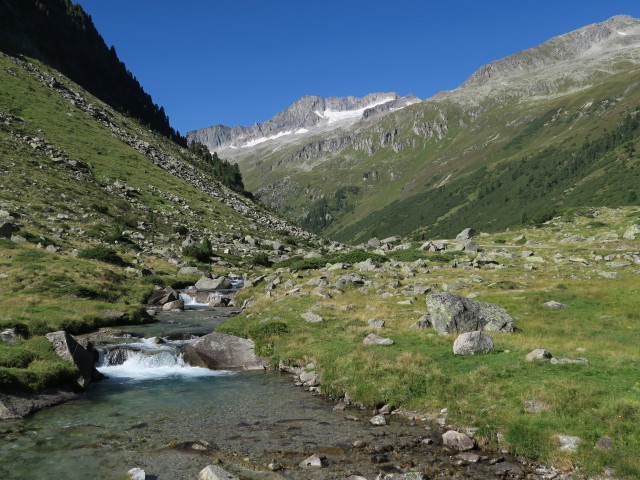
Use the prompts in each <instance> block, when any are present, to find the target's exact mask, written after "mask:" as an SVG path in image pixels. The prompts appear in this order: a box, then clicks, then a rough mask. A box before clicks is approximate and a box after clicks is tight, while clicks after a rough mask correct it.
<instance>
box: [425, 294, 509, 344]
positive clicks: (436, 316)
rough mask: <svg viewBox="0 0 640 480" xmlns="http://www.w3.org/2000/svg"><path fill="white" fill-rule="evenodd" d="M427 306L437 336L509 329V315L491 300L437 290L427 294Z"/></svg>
mask: <svg viewBox="0 0 640 480" xmlns="http://www.w3.org/2000/svg"><path fill="white" fill-rule="evenodd" d="M427 309H428V310H429V313H430V315H431V317H430V318H431V323H432V324H433V327H434V328H435V330H436V331H437V332H438V333H439V334H441V335H447V334H450V333H465V332H473V331H476V330H486V331H489V332H513V318H511V316H510V315H509V314H508V313H507V312H506V311H505V310H504V309H503V308H502V307H499V306H498V305H494V304H492V303H483V302H478V301H476V300H471V299H469V298H465V297H461V296H459V295H456V294H454V293H448V292H441V293H432V294H430V295H427Z"/></svg>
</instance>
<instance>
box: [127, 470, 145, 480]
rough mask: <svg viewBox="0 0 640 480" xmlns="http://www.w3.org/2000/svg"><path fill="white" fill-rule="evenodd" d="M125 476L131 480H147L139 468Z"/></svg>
mask: <svg viewBox="0 0 640 480" xmlns="http://www.w3.org/2000/svg"><path fill="white" fill-rule="evenodd" d="M127 475H129V478H130V479H131V480H145V478H147V476H146V474H145V473H144V470H142V469H141V468H132V469H131V470H129V471H128V472H127Z"/></svg>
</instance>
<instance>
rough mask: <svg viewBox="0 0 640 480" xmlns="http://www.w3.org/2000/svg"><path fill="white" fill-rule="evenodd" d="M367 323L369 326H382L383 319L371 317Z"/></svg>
mask: <svg viewBox="0 0 640 480" xmlns="http://www.w3.org/2000/svg"><path fill="white" fill-rule="evenodd" d="M367 323H368V324H369V326H370V327H371V328H378V329H380V328H384V320H380V319H379V318H372V319H371V320H369V321H368V322H367Z"/></svg>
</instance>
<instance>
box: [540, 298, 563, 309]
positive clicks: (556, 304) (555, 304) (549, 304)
mask: <svg viewBox="0 0 640 480" xmlns="http://www.w3.org/2000/svg"><path fill="white" fill-rule="evenodd" d="M544 306H545V307H549V308H555V309H561V308H567V306H566V305H565V304H564V303H560V302H556V301H554V300H551V301H550V302H545V303H544Z"/></svg>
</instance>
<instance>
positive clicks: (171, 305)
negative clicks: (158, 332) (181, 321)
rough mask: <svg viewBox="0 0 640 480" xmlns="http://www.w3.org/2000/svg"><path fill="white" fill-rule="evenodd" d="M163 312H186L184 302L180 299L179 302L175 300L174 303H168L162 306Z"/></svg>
mask: <svg viewBox="0 0 640 480" xmlns="http://www.w3.org/2000/svg"><path fill="white" fill-rule="evenodd" d="M162 310H163V311H165V312H168V311H171V310H179V311H182V310H184V301H183V300H182V299H179V300H174V301H172V302H167V303H165V304H164V305H162Z"/></svg>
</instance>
